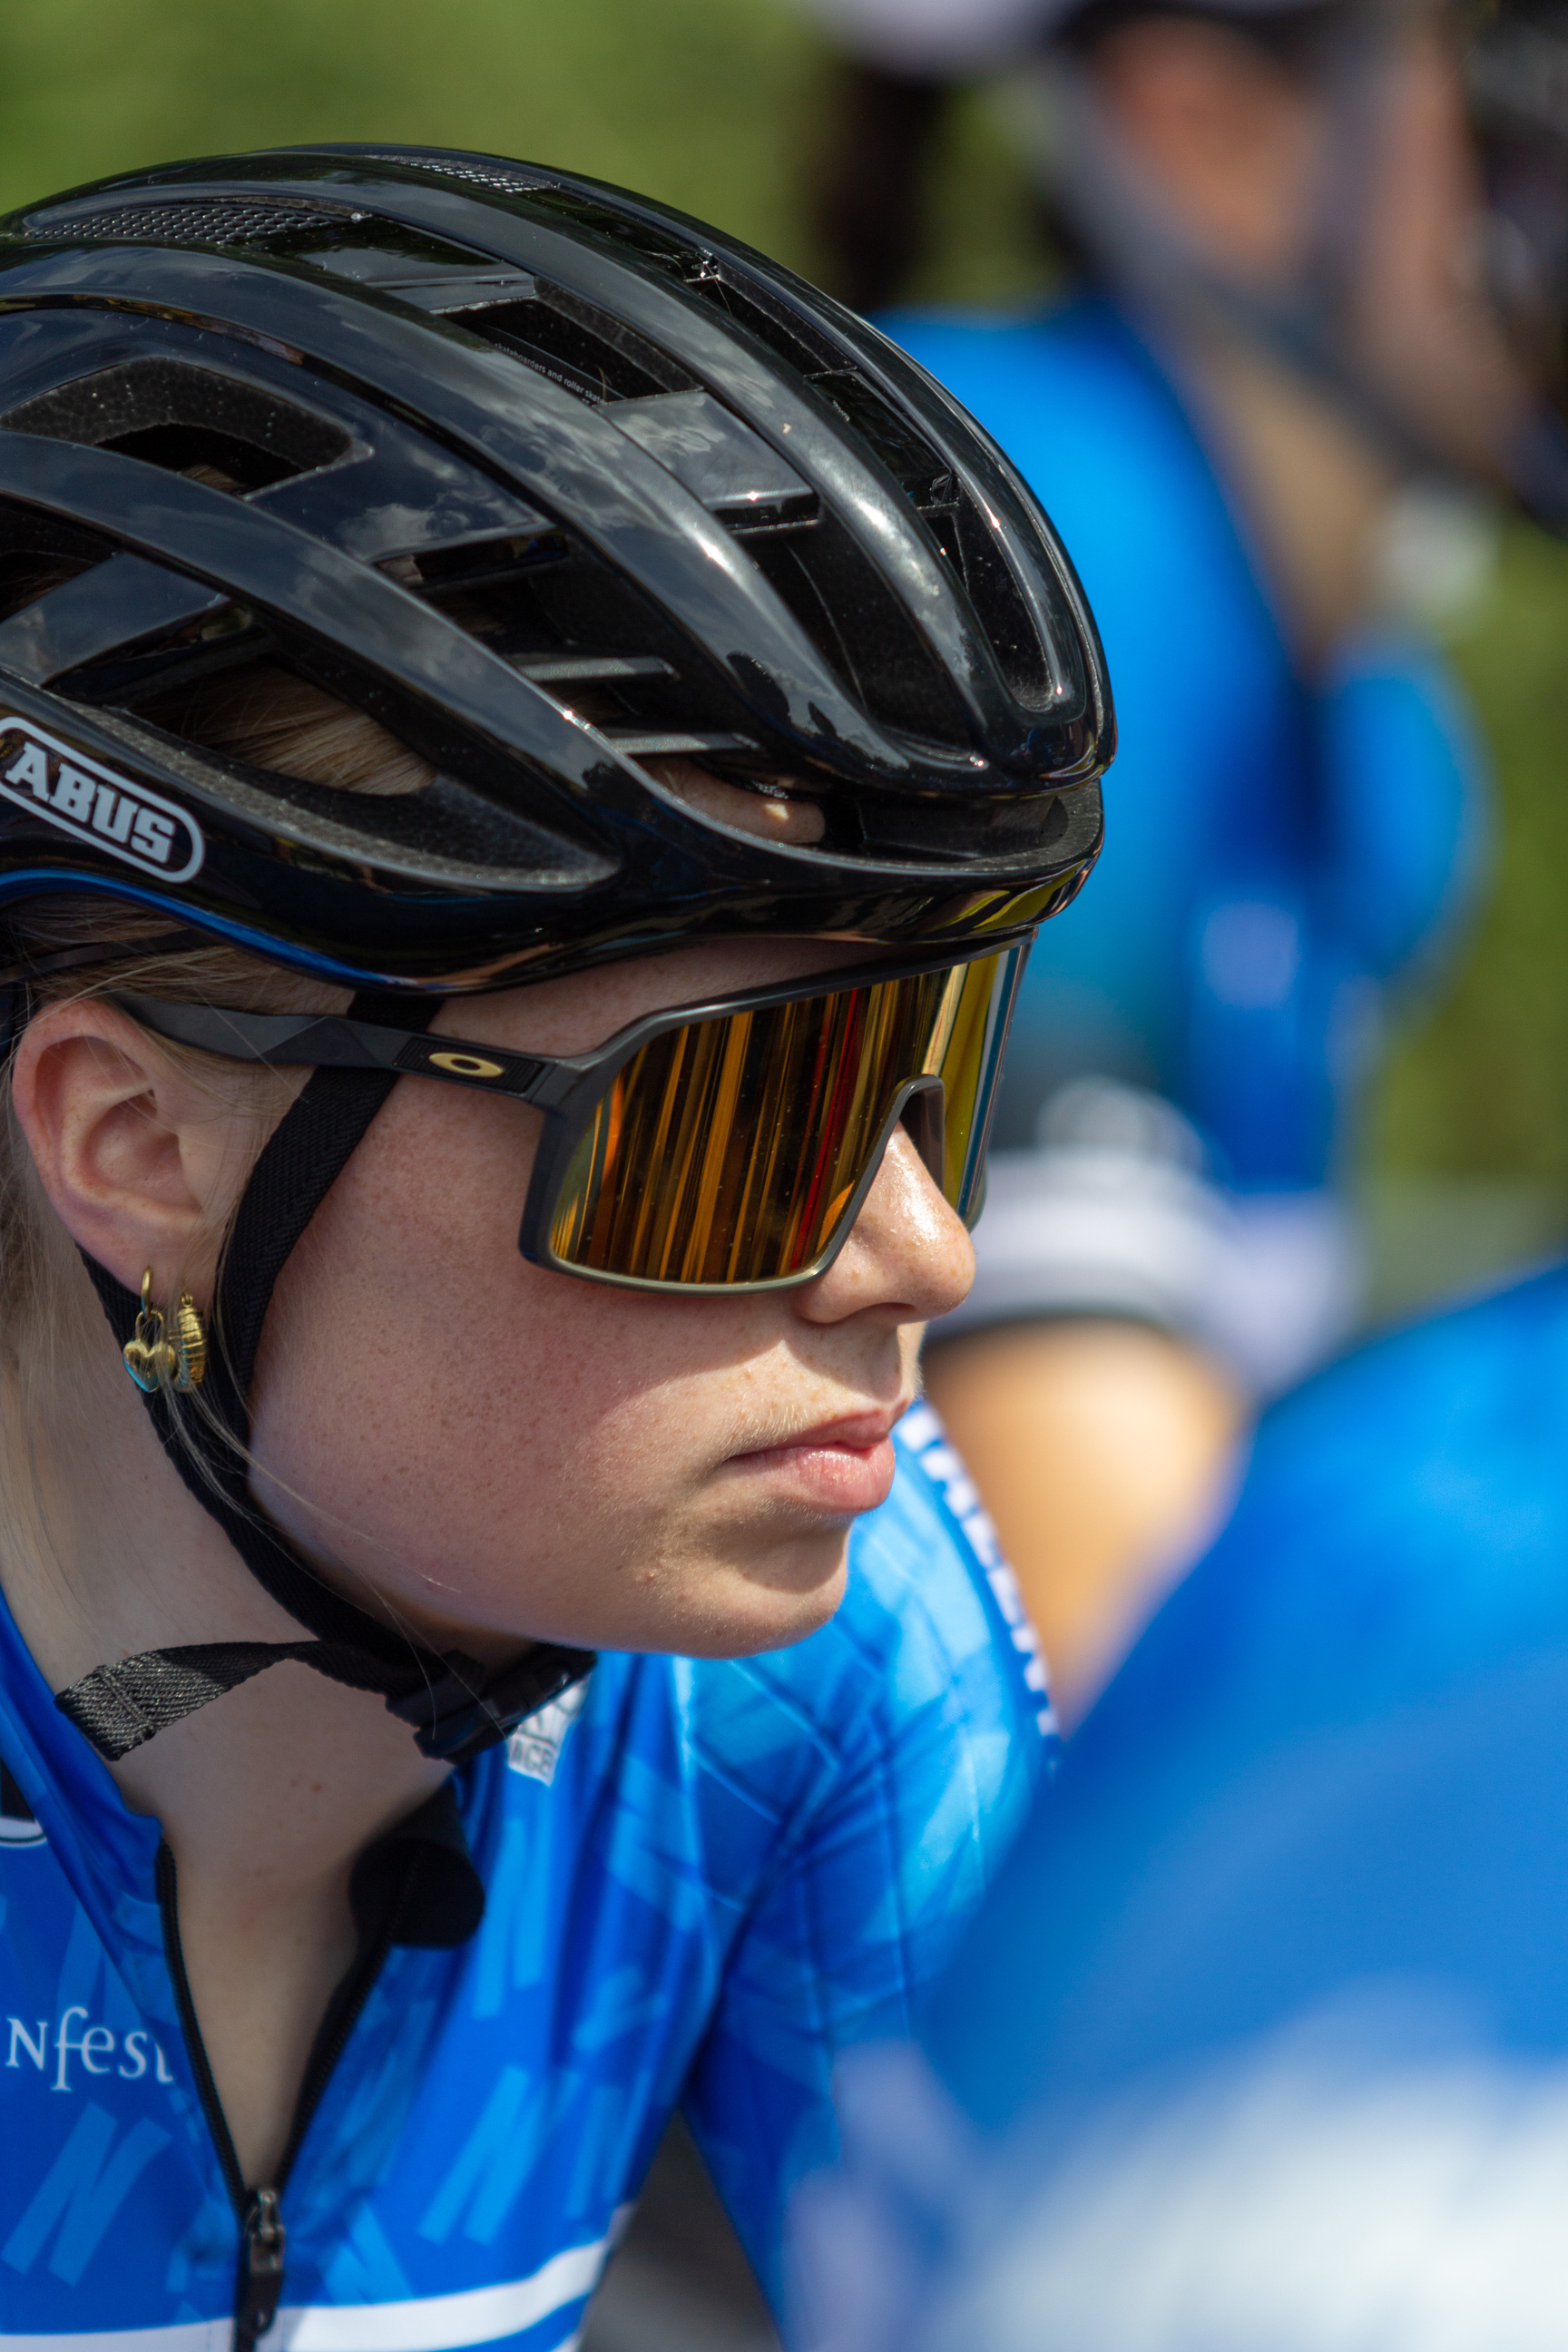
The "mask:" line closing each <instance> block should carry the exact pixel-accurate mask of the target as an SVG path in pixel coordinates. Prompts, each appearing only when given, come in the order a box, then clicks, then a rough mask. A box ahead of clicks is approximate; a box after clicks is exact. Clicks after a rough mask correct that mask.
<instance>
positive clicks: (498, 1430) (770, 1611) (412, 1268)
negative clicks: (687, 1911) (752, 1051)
mask: <svg viewBox="0 0 1568 2352" xmlns="http://www.w3.org/2000/svg"><path fill="white" fill-rule="evenodd" d="M863 956H864V950H848V949H843V948H835V947H832V946H828V945H826V944H825V943H823V942H822V941H809V940H806V941H803V940H778V941H773V942H768V943H758V944H740V943H719V944H714V945H711V946H703V947H693V948H687V949H681V950H676V951H675V952H673V953H671V954H668V955H663V956H658V957H647V958H642V959H639V960H636V961H631V962H627V963H623V964H619V965H616V966H613V967H611V968H609V969H607V970H605V971H599V972H595V973H591V974H584V975H579V976H575V977H573V978H571V979H567V980H561V981H552V982H543V983H542V984H540V985H538V986H535V987H533V988H531V989H526V990H512V991H510V992H506V993H504V994H498V995H495V996H490V997H482V998H473V997H469V998H463V999H460V1000H457V1001H455V1002H454V1003H451V1004H450V1005H449V1006H447V1007H446V1008H444V1012H443V1015H442V1017H441V1018H439V1019H438V1020H437V1023H436V1024H435V1026H436V1028H437V1029H445V1030H447V1031H448V1032H449V1033H451V1034H461V1035H462V1036H464V1037H471V1038H473V1039H475V1040H477V1041H478V1042H479V1043H487V1044H489V1043H493V1044H496V1045H508V1046H511V1047H514V1048H517V1049H519V1050H521V1051H525V1052H529V1051H540V1052H544V1053H552V1054H555V1053H573V1052H579V1051H581V1050H582V1049H584V1047H586V1046H590V1045H597V1044H599V1043H601V1042H602V1041H603V1040H604V1039H605V1038H606V1037H608V1036H609V1035H611V1034H613V1033H614V1032H615V1031H616V1030H617V1029H619V1028H620V1027H621V1026H622V1025H623V1024H625V1023H626V1022H627V1021H630V1020H632V1019H635V1018H636V1017H637V1015H638V1014H640V1013H647V1012H650V1011H653V1010H655V1009H657V1008H658V1007H661V1006H665V1005H669V1004H679V1003H688V1002H690V1001H692V1000H693V999H696V998H699V997H702V996H707V995H717V994H722V993H724V992H729V991H736V990H741V989H745V988H752V987H756V986H759V985H764V984H766V983H767V982H772V981H774V980H787V979H792V978H795V977H796V976H798V975H801V974H808V973H813V972H816V971H828V970H830V969H832V968H833V966H834V965H835V964H836V963H841V962H844V961H855V960H863ZM539 1129H540V1117H539V1114H538V1113H537V1112H535V1111H533V1110H531V1109H530V1108H527V1107H525V1106H523V1105H521V1104H518V1103H514V1102H502V1101H499V1100H496V1099H495V1098H493V1097H488V1096H485V1095H481V1094H479V1093H470V1092H468V1091H466V1090H462V1089H459V1088H457V1087H442V1086H434V1085H431V1084H429V1083H427V1082H422V1081H420V1080H419V1079H417V1078H405V1079H404V1080H403V1081H402V1082H401V1083H400V1084H399V1085H398V1086H397V1087H395V1090H394V1092H393V1094H392V1096H391V1097H390V1098H389V1100H388V1102H387V1103H386V1105H385V1107H384V1109H383V1110H382V1111H381V1113H380V1114H379V1116H378V1117H377V1118H376V1120H375V1123H374V1126H373V1127H372V1128H371V1129H370V1132H369V1134H368V1136H367V1137H366V1139H365V1140H364V1141H363V1143H362V1144H361V1145H360V1147H359V1149H358V1150H357V1151H356V1152H355V1153H354V1155H353V1159H352V1160H350V1162H349V1164H348V1167H347V1169H346V1170H345V1171H344V1173H343V1174H342V1176H341V1177H340V1178H339V1180H338V1181H337V1183H336V1184H335V1185H334V1187H333V1189H332V1191H331V1193H330V1194H329V1195H328V1198H327V1200H326V1202H325V1203H324V1204H323V1206H322V1207H321V1210H320V1211H319V1212H318V1213H317V1215H316V1217H315V1219H314V1221H313V1223H312V1224H311V1225H310V1230H309V1232H308V1233H307V1234H306V1235H305V1238H304V1240H303V1241H302V1242H301V1243H300V1246H299V1247H298V1248H297V1249H296V1251H295V1252H294V1254H293V1255H292V1257H291V1258H290V1260H289V1264H288V1265H287V1267H286V1268H285V1270H284V1273H283V1276H282V1278H281V1280H280V1281H279V1285H278V1288H277V1291H276V1294H275V1296H274V1300H273V1304H272V1307H271V1310H270V1313H269V1315H268V1323H267V1331H266V1337H265V1339H264V1342H263V1346H262V1351H261V1357H260V1361H259V1364H258V1376H257V1385H256V1391H255V1399H254V1402H255V1416H254V1444H255V1452H256V1457H257V1461H258V1474H257V1477H256V1481H255V1484H256V1491H257V1494H258V1498H259V1499H260V1500H261V1501H262V1502H263V1503H264V1504H265V1506H266V1507H267V1509H268V1511H269V1512H270V1513H271V1515H272V1516H273V1517H275V1518H276V1519H277V1520H279V1522H280V1523H281V1524H282V1526H283V1527H284V1528H286V1529H287V1531H288V1532H289V1534H290V1535H291V1536H292V1537H293V1538H294V1539H295V1540H296V1542H298V1543H299V1544H300V1546H301V1547H302V1548H303V1549H306V1550H307V1551H308V1552H309V1553H310V1555H311V1556H312V1557H314V1558H315V1559H318V1560H319V1561H320V1563H321V1566H322V1567H323V1568H324V1569H326V1570H328V1571H329V1572H331V1573H334V1574H335V1575H336V1576H337V1577H338V1578H340V1579H341V1580H347V1581H349V1582H350V1583H351V1584H357V1585H360V1586H362V1587H368V1588H371V1589H373V1590H374V1591H376V1592H378V1593H380V1594H381V1595H382V1596H383V1597H384V1599H385V1600H386V1601H390V1602H392V1603H393V1604H394V1605H395V1607H396V1608H397V1609H398V1610H399V1611H400V1612H402V1613H403V1614H404V1615H405V1617H406V1618H408V1619H411V1620H413V1621H414V1622H416V1624H417V1625H418V1627H419V1628H420V1629H421V1630H422V1631H423V1632H424V1633H426V1637H427V1638H430V1639H432V1640H434V1641H435V1642H436V1643H437V1644H438V1645H440V1646H451V1645H453V1644H457V1643H460V1644H461V1645H462V1646H464V1647H466V1648H468V1650H470V1651H473V1652H478V1653H479V1654H481V1655H489V1654H504V1653H505V1652H506V1651H507V1650H508V1649H510V1648H513V1647H515V1645H516V1643H517V1640H518V1639H519V1637H522V1636H537V1637H541V1638H549V1639H554V1640H562V1641H570V1642H574V1643H580V1644H583V1645H584V1646H589V1647H595V1646H598V1647H606V1648H616V1649H630V1650H637V1649H668V1650H675V1651H678V1652H687V1653H689V1654H695V1655H708V1656H715V1655H724V1654H745V1653H748V1652H751V1651H755V1650H762V1649H768V1648H772V1647H773V1646H775V1645H777V1644H780V1643H788V1642H794V1641H797V1640H799V1639H800V1638H801V1637H802V1636H803V1635H805V1634H806V1633H810V1632H812V1631H813V1629H814V1628H815V1627H816V1626H817V1625H819V1624H821V1623H822V1622H824V1621H825V1620H826V1618H827V1617H828V1616H830V1615H831V1614H832V1612H833V1611H834V1609H835V1608H836V1607H837V1603H838V1601H839V1598H840V1595H841V1592H842V1590H843V1581H844V1567H845V1550H846V1538H847V1532H848V1529H849V1527H850V1525H851V1523H852V1521H853V1520H854V1518H855V1517H856V1516H857V1515H858V1513H860V1512H862V1511H866V1510H869V1509H872V1508H873V1507H875V1506H876V1505H877V1504H878V1503H879V1502H881V1501H882V1499H883V1498H884V1496H886V1494H887V1492H888V1489H889V1485H890V1483H891V1479H892V1474H893V1456H892V1447H891V1445H890V1444H889V1432H890V1430H891V1428H892V1425H893V1423H895V1422H896V1421H897V1419H898V1417H899V1415H900V1413H901V1412H903V1410H904V1409H905V1407H906V1406H907V1405H908V1404H909V1403H910V1399H911V1397H912V1396H913V1394H914V1388H915V1373H916V1355H917V1349H918V1347H919V1342H920V1337H921V1326H922V1325H923V1324H924V1323H925V1322H926V1321H927V1320H928V1319H929V1318H931V1317H932V1316H934V1315H940V1314H942V1313H945V1312H946V1310H947V1309H948V1308H950V1307H953V1306H955V1305H956V1304H957V1303H958V1301H959V1300H960V1299H961V1298H962V1297H963V1295H964V1293H965V1291H966V1290H967V1289H968V1287H969V1283H970V1279H971V1276H972V1272H973V1260H972V1256H971V1252H970V1245H969V1239H968V1236H967V1234H965V1232H964V1230H963V1225H962V1224H961V1223H959V1221H958V1219H957V1218H956V1217H955V1216H954V1215H953V1213H952V1210H951V1209H949V1208H948V1206H947V1204H946V1202H944V1201H943V1200H942V1195H941V1193H940V1192H939V1191H938V1190H937V1188H936V1187H935V1186H934V1185H933V1184H932V1182H931V1179H930V1177H929V1176H928V1175H927V1173H926V1171H925V1169H924V1166H923V1164H922V1163H921V1160H920V1158H919V1156H918V1154H917V1153H916V1151H915V1150H914V1148H913V1146H912V1144H911V1143H910V1139H909V1138H908V1137H907V1136H906V1135H905V1134H904V1133H903V1131H902V1130H901V1129H900V1130H899V1131H898V1132H897V1133H896V1134H895V1136H894V1139H893V1141H892V1143H891V1144H890V1145H889V1149H888V1151H887V1154H886V1156H885V1158H884V1160H883V1163H882V1166H881V1169H880V1171H879V1174H878V1177H877V1180H876V1182H875V1184H874V1185H873V1187H872V1190H871V1192H870V1193H869V1195H868V1199H867V1202H866V1205H865V1207H864V1209H863V1210H862V1212H861V1214H860V1216H859V1218H858V1222H857V1223H856V1226H855V1229H854V1232H853V1233H852V1234H851V1235H850V1238H849V1240H848V1241H847V1244H846V1245H845V1247H844V1248H843V1250H842V1251H841V1252H840V1254H839V1255H838V1256H837V1258H836V1259H835V1261H834V1263H833V1265H832V1266H831V1267H830V1268H829V1269H828V1271H827V1272H826V1274H824V1275H822V1276H819V1277H818V1279H817V1280H816V1281H815V1282H813V1283H810V1284H808V1285H806V1286H805V1287H804V1288H802V1289H799V1290H791V1291H784V1292H772V1293H762V1294H760V1295H752V1296H742V1297H735V1298H732V1299H731V1298H725V1297H713V1296H711V1295H708V1296H704V1297H691V1298H682V1297H679V1296H665V1295H661V1294H658V1293H648V1292H637V1291H629V1290H620V1289H615V1288H611V1287H609V1286H604V1285H600V1284H597V1283H591V1282H584V1281H582V1280H580V1279H577V1278H575V1277H574V1276H569V1275H562V1274H557V1273H553V1272H551V1271H548V1270H547V1269H545V1268H543V1267H541V1266H536V1265H530V1264H529V1263H528V1261H527V1260H526V1259H524V1258H523V1257H522V1256H521V1255H520V1253H519V1251H518V1246H517V1232H518V1224H519V1220H520V1217H521V1208H522V1201H523V1195H524V1192H525V1191H526V1189H527V1183H528V1176H529V1171H530V1167H531V1160H532V1155H533V1150H534V1145H535V1142H536V1139H537V1137H538V1134H539Z"/></svg>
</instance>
